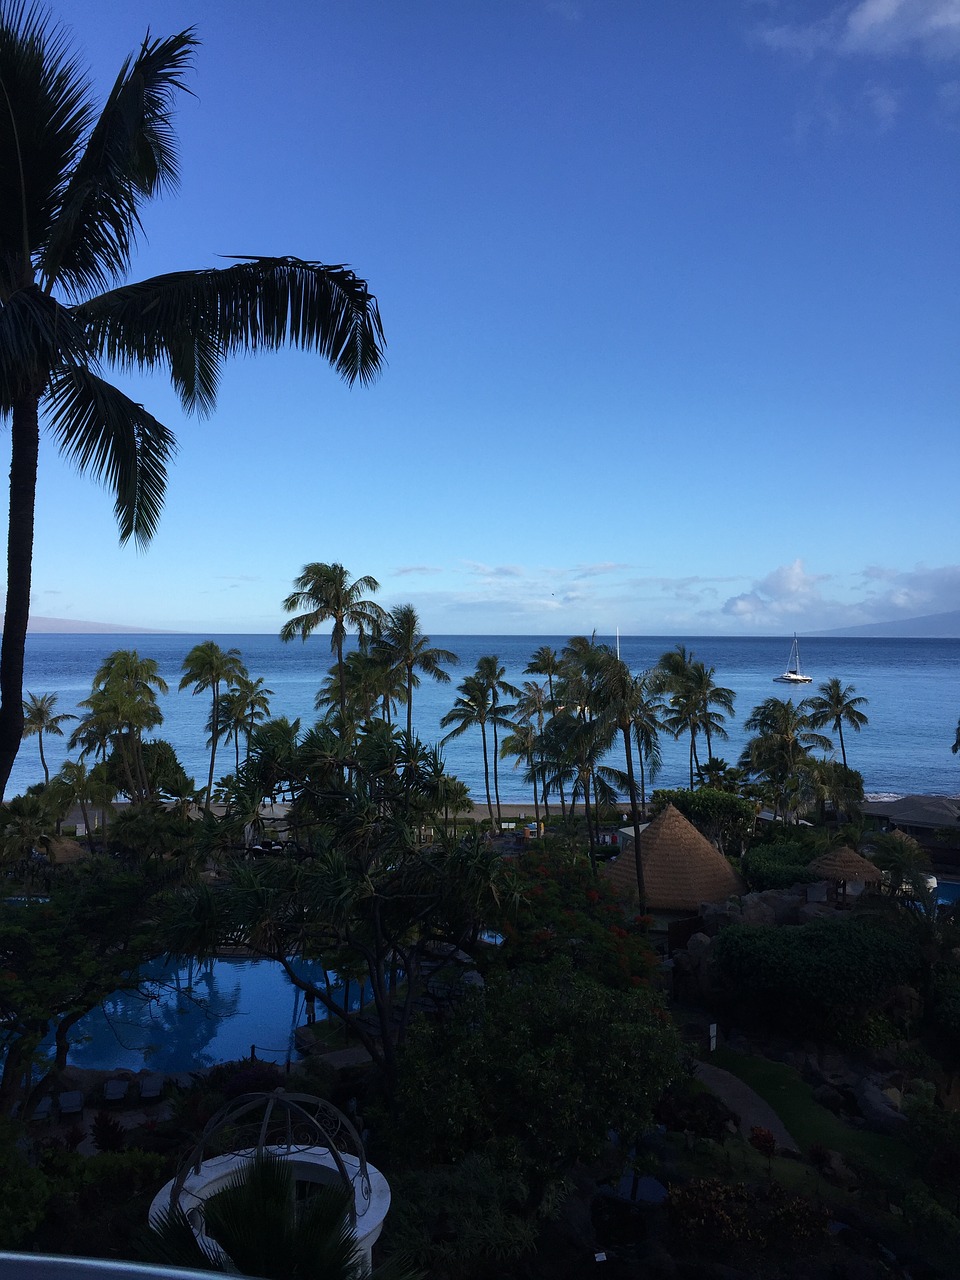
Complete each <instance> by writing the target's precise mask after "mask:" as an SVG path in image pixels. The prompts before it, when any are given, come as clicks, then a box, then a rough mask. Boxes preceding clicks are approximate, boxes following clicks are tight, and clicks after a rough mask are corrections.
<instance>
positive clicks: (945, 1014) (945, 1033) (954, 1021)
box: [928, 968, 960, 1057]
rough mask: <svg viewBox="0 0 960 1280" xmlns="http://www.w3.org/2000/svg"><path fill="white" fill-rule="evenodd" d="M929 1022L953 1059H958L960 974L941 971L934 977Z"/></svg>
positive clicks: (959, 1044) (952, 970) (954, 970)
mask: <svg viewBox="0 0 960 1280" xmlns="http://www.w3.org/2000/svg"><path fill="white" fill-rule="evenodd" d="M928 1015H929V1018H930V1021H931V1023H932V1025H933V1027H934V1028H935V1030H936V1031H937V1032H939V1034H940V1036H941V1037H942V1038H943V1040H944V1042H945V1043H946V1046H947V1047H948V1049H949V1050H950V1052H951V1053H952V1054H953V1055H954V1056H955V1057H960V972H958V971H957V970H956V969H955V968H949V969H945V970H941V971H940V972H938V973H937V974H936V975H935V977H934V985H933V1001H932V1004H931V1006H930V1008H929V1009H928Z"/></svg>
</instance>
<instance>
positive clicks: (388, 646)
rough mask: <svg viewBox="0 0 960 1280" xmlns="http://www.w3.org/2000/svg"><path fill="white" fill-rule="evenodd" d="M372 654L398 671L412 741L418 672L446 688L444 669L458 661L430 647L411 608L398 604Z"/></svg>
mask: <svg viewBox="0 0 960 1280" xmlns="http://www.w3.org/2000/svg"><path fill="white" fill-rule="evenodd" d="M373 653H374V655H375V656H379V657H380V659H381V660H382V661H383V662H384V664H385V665H386V667H387V669H388V670H391V669H392V670H396V671H401V672H402V673H403V677H404V684H405V687H406V695H407V737H408V738H412V737H413V691H414V689H418V688H419V687H420V677H419V676H418V675H417V672H418V671H422V672H423V674H424V675H427V676H430V677H431V678H432V679H433V680H436V682H437V683H438V684H449V683H450V676H449V673H448V672H446V671H444V669H443V668H444V666H448V667H455V666H456V665H457V663H458V662H459V659H458V657H457V655H456V654H455V653H452V652H451V650H449V649H434V648H431V647H430V637H429V636H425V635H423V633H422V632H421V630H420V619H419V617H418V616H417V611H416V609H415V608H414V607H413V605H412V604H398V605H397V607H396V608H395V609H391V610H390V613H389V614H388V615H387V619H386V621H385V622H384V624H383V627H382V629H381V630H380V633H379V634H378V635H377V637H376V639H375V641H374V645H373Z"/></svg>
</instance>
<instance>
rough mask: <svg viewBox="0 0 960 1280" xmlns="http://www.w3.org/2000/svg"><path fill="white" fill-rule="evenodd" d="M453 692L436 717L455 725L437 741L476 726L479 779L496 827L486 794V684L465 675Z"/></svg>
mask: <svg viewBox="0 0 960 1280" xmlns="http://www.w3.org/2000/svg"><path fill="white" fill-rule="evenodd" d="M457 692H458V693H459V695H460V696H459V697H458V698H457V700H456V701H455V702H454V704H453V706H452V707H451V708H450V710H449V711H448V712H447V714H446V715H445V716H444V717H443V719H442V720H441V721H440V725H441V727H442V728H444V729H446V727H447V726H448V725H451V724H452V725H454V726H455V727H454V728H453V729H451V730H450V732H449V733H448V734H447V735H446V737H444V738H441V739H440V741H441V742H442V743H444V742H449V741H450V740H451V739H452V738H459V737H460V736H461V735H462V734H464V733H466V732H467V730H468V729H473V728H479V730H480V736H481V738H482V741H483V781H484V786H485V787H486V792H487V812H488V813H489V814H490V825H491V826H492V827H496V826H497V824H496V822H495V821H494V818H493V798H492V796H491V794H490V755H489V751H488V749H487V722H488V721H489V719H490V714H491V701H490V688H489V686H488V685H487V684H486V683H485V682H484V681H483V680H481V679H480V678H479V676H477V675H472V676H465V677H464V679H463V680H461V681H460V683H459V685H457Z"/></svg>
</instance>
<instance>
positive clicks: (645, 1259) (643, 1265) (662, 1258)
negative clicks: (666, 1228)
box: [637, 1242, 677, 1280]
mask: <svg viewBox="0 0 960 1280" xmlns="http://www.w3.org/2000/svg"><path fill="white" fill-rule="evenodd" d="M637 1261H638V1262H639V1264H640V1275H642V1276H650V1277H652V1278H655V1280H673V1277H674V1276H675V1275H676V1274H677V1264H676V1262H675V1261H674V1259H673V1256H672V1255H671V1254H669V1253H668V1252H667V1250H666V1249H665V1248H664V1247H663V1245H662V1244H657V1243H656V1242H651V1243H650V1244H647V1245H644V1246H642V1247H641V1248H640V1249H639V1250H638V1251H637Z"/></svg>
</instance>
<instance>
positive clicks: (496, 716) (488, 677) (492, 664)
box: [441, 653, 520, 831]
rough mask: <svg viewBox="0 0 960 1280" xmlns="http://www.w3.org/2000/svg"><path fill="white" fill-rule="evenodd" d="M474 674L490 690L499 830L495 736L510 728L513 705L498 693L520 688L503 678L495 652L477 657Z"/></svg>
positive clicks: (508, 693)
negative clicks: (509, 705)
mask: <svg viewBox="0 0 960 1280" xmlns="http://www.w3.org/2000/svg"><path fill="white" fill-rule="evenodd" d="M474 674H475V675H476V677H477V679H478V680H480V681H481V682H482V683H483V684H484V685H485V686H486V687H487V689H488V690H489V692H490V715H489V717H488V719H489V723H490V724H491V725H492V727H493V794H494V796H495V797H496V801H497V830H498V831H499V830H500V827H501V824H502V822H501V817H500V769H499V759H500V747H499V743H498V741H497V736H498V730H500V729H509V728H510V716H511V715H512V714H513V707H508V706H503V705H502V704H501V702H500V695H501V694H506V696H507V697H508V698H518V697H519V696H520V690H519V689H518V688H517V687H516V686H515V685H512V684H509V683H508V682H507V681H506V680H505V679H504V676H505V675H506V674H507V671H506V667H503V666H501V664H500V659H499V658H498V657H497V655H496V654H495V653H490V654H486V655H485V656H484V657H482V658H478V659H477V668H476V671H475V672H474ZM441 723H442V722H441Z"/></svg>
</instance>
